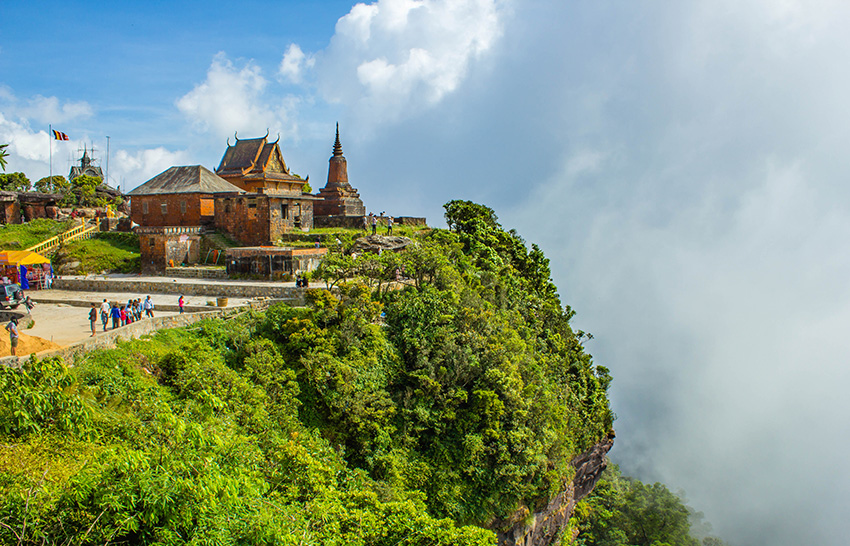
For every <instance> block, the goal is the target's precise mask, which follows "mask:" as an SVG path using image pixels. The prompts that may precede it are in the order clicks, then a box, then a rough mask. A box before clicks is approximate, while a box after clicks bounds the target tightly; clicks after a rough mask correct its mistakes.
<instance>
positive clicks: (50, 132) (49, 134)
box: [47, 124, 53, 186]
mask: <svg viewBox="0 0 850 546" xmlns="http://www.w3.org/2000/svg"><path fill="white" fill-rule="evenodd" d="M47 141H48V142H49V146H50V178H48V180H49V181H50V185H51V186H52V185H53V125H50V124H48V125H47Z"/></svg>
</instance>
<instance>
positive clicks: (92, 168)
mask: <svg viewBox="0 0 850 546" xmlns="http://www.w3.org/2000/svg"><path fill="white" fill-rule="evenodd" d="M83 175H87V176H94V177H97V178H100V179H101V180H103V169H101V168H100V167H99V166H97V165H95V164H94V163H92V160H91V158H90V157H89V153H88V150H86V148H85V147H83V157H81V158H80V164H79V165H72V166H71V172H69V173H68V180H69V181H70V180H73V179H75V178H77V177H78V176H83Z"/></svg>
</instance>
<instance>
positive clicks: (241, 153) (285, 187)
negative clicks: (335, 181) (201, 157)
mask: <svg viewBox="0 0 850 546" xmlns="http://www.w3.org/2000/svg"><path fill="white" fill-rule="evenodd" d="M268 136H269V135H268V133H266V136H264V137H262V138H243V139H240V138H238V136H237V137H236V143H235V144H233V145H231V144H230V139H227V150H226V151H225V152H224V156H223V157H222V158H221V164H219V166H218V169H216V170H215V174H217V175H218V176H220V177H221V178H224V179H225V180H227V181H228V182H230V183H231V184H233V185H235V186H238V187H239V188H241V189H243V190H245V191H247V192H256V193H268V194H294V195H299V196H300V195H301V194H302V192H303V188H304V184H305V183H306V182H307V180H304V179H302V178H301V177H300V176H298V175H296V174H293V173H292V172H291V171H290V170H289V167H287V166H286V162H285V161H284V160H283V155H282V154H281V152H280V146H279V145H278V141H279V140H280V138H279V137H278V140H275V141H274V142H269V141H268V140H267V137H268ZM308 178H309V177H308Z"/></svg>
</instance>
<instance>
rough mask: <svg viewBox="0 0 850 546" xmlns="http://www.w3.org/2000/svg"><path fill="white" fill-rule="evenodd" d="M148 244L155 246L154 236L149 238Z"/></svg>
mask: <svg viewBox="0 0 850 546" xmlns="http://www.w3.org/2000/svg"><path fill="white" fill-rule="evenodd" d="M148 246H153V237H151V238H150V239H148Z"/></svg>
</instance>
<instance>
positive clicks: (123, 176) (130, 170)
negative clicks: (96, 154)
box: [109, 147, 189, 192]
mask: <svg viewBox="0 0 850 546" xmlns="http://www.w3.org/2000/svg"><path fill="white" fill-rule="evenodd" d="M188 155H189V154H188V153H187V152H185V151H176V152H172V151H170V150H166V149H165V148H162V147H159V148H153V149H147V150H138V151H136V152H128V151H126V150H118V151H117V152H116V153H115V155H114V156H113V158H112V162H111V164H110V170H111V172H110V173H109V177H110V178H112V179H113V180H116V181H118V183H119V184H120V185H121V186H122V188H123V191H125V192H128V191H130V190H132V189H133V188H135V187H136V186H139V185H141V184H143V183H144V182H146V181H148V180H150V179H151V178H153V177H154V176H156V175H157V174H159V173H161V172H163V171H165V170H166V169H168V168H170V167H173V166H174V165H186V164H187V161H189V157H188Z"/></svg>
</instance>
